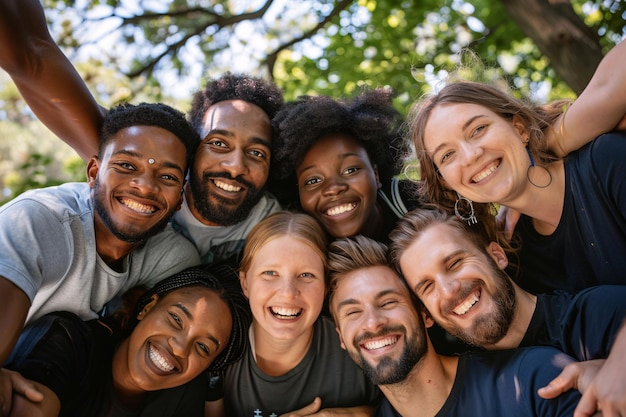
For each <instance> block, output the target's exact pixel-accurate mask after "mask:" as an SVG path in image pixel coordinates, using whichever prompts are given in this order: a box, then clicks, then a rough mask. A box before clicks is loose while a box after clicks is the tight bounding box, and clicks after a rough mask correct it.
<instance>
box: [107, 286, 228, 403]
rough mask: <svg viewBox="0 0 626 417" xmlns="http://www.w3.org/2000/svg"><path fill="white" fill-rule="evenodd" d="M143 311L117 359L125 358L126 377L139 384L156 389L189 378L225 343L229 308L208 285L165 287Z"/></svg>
mask: <svg viewBox="0 0 626 417" xmlns="http://www.w3.org/2000/svg"><path fill="white" fill-rule="evenodd" d="M155 297H156V296H155ZM144 311H145V312H142V313H141V314H140V316H139V318H140V319H141V320H140V321H139V323H138V324H137V326H136V327H135V329H134V330H133V332H132V334H131V335H130V337H129V338H128V339H126V340H125V341H124V344H122V345H121V346H122V348H121V351H122V352H123V353H124V354H125V355H126V356H125V357H126V359H122V361H124V362H126V363H127V364H128V379H127V380H128V381H130V384H132V386H134V387H136V388H138V389H139V390H142V391H154V390H160V389H165V388H171V387H177V386H179V385H182V384H184V383H186V382H189V381H191V380H192V379H193V378H195V377H196V376H198V375H200V373H201V372H202V371H204V370H205V369H206V368H207V367H208V366H209V365H210V364H211V363H212V362H213V360H214V359H215V358H216V357H217V355H219V354H220V353H221V352H222V351H223V350H224V348H225V347H226V344H227V343H228V339H229V337H230V332H231V327H232V316H231V314H230V310H229V308H228V306H227V304H226V302H225V301H224V300H222V299H221V298H220V297H219V296H218V295H217V294H216V293H215V292H214V291H212V290H210V289H208V288H205V287H197V286H196V287H182V288H179V289H177V290H173V291H170V292H169V293H167V294H165V295H164V296H163V297H162V298H161V299H158V300H157V299H156V298H155V299H153V301H152V302H151V303H149V304H148V306H146V309H144ZM116 356H117V355H116Z"/></svg>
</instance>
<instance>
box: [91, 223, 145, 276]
mask: <svg viewBox="0 0 626 417" xmlns="http://www.w3.org/2000/svg"><path fill="white" fill-rule="evenodd" d="M94 225H95V236H96V252H97V253H98V255H99V256H100V258H102V260H103V261H104V262H106V264H107V265H109V266H110V267H111V268H113V269H114V270H119V269H120V268H121V267H122V263H123V261H124V259H125V258H126V255H128V254H129V253H130V252H132V251H133V250H134V249H136V248H137V247H138V246H140V245H141V244H140V243H128V242H125V241H123V240H120V239H118V238H117V237H115V236H114V235H113V234H112V233H111V231H110V230H109V229H108V228H107V227H106V226H104V224H102V222H101V221H100V220H99V218H98V217H97V216H96V217H95V218H94Z"/></svg>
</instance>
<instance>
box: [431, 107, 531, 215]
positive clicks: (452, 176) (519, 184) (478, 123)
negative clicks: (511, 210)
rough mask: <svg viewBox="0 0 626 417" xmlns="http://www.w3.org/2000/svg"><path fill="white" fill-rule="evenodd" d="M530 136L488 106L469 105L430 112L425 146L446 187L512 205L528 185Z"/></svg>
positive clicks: (483, 200) (477, 199)
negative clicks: (527, 147)
mask: <svg viewBox="0 0 626 417" xmlns="http://www.w3.org/2000/svg"><path fill="white" fill-rule="evenodd" d="M525 142H528V133H527V131H526V129H525V128H524V126H523V125H522V124H521V123H520V122H518V121H517V119H516V118H515V117H514V118H513V122H509V121H507V120H505V119H503V118H502V117H500V116H498V115H497V114H495V113H494V112H492V111H490V110H488V109H487V108H485V107H483V106H480V105H477V104H468V103H455V104H442V105H438V106H437V107H435V108H434V109H433V110H432V113H431V114H430V116H429V118H428V121H427V123H426V128H425V131H424V145H425V147H426V151H427V153H428V155H430V157H431V158H432V159H433V161H434V163H435V165H436V166H437V168H438V170H439V172H440V174H441V176H442V177H443V179H444V180H445V181H446V183H447V185H448V186H449V187H450V188H452V189H453V190H455V191H457V192H458V193H459V194H461V195H462V196H464V197H467V198H469V199H470V200H473V201H477V202H481V203H502V204H504V203H508V202H511V201H513V200H514V199H516V198H518V197H519V196H520V195H521V193H522V192H523V191H524V190H525V189H526V187H528V186H529V182H528V181H527V178H526V172H527V170H528V166H529V165H530V160H529V157H528V154H527V153H526V150H525Z"/></svg>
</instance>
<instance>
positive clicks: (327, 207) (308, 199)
mask: <svg viewBox="0 0 626 417" xmlns="http://www.w3.org/2000/svg"><path fill="white" fill-rule="evenodd" d="M273 123H274V127H275V129H276V131H278V132H279V133H278V137H277V139H276V142H277V143H276V146H275V150H276V151H275V153H274V159H275V161H276V162H275V164H274V165H273V166H274V167H276V169H275V170H274V173H273V175H274V176H275V177H276V178H274V179H273V181H271V183H272V190H271V191H272V192H274V193H275V194H276V195H277V197H278V198H279V199H280V200H281V203H282V204H283V205H284V206H286V207H289V206H294V205H298V208H300V209H301V210H303V211H304V212H306V213H308V214H310V215H311V216H313V217H315V218H316V219H317V220H318V221H319V222H320V223H321V224H322V226H323V227H324V229H325V230H326V232H327V233H328V234H329V235H330V236H332V237H333V238H340V237H349V236H354V235H358V234H362V235H365V236H368V237H370V238H373V239H376V240H379V241H382V242H385V243H388V241H389V238H388V235H389V232H390V231H391V230H392V229H393V227H394V226H395V223H396V220H397V219H398V218H400V217H401V216H402V215H403V214H405V213H406V212H407V211H409V210H411V209H413V208H416V207H418V206H419V202H418V200H417V199H416V197H415V196H416V195H417V193H416V191H415V189H416V184H415V183H414V182H413V181H410V180H399V179H398V178H397V177H396V176H397V174H398V173H399V172H400V171H401V167H402V162H403V157H404V156H405V155H406V154H408V146H407V143H406V142H405V141H404V140H403V138H402V135H401V131H400V130H401V128H402V126H403V118H402V116H401V115H400V113H399V112H398V111H397V110H396V109H395V108H394V107H393V105H392V92H391V91H390V90H388V89H382V88H381V89H375V90H366V91H364V92H362V93H361V94H359V95H357V96H355V97H353V98H351V99H334V98H331V97H328V96H315V97H313V96H302V97H300V98H298V99H297V100H295V101H293V102H290V103H287V104H286V105H285V107H284V108H283V109H282V110H281V111H280V112H279V113H278V114H277V115H276V117H275V118H274V120H273ZM296 187H297V188H296ZM296 193H297V194H296Z"/></svg>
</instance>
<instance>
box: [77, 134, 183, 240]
mask: <svg viewBox="0 0 626 417" xmlns="http://www.w3.org/2000/svg"><path fill="white" fill-rule="evenodd" d="M186 155H187V152H186V149H185V146H184V145H183V143H182V142H181V141H180V140H179V139H178V138H177V137H176V136H174V134H172V133H171V132H169V131H168V130H165V129H162V128H160V127H155V126H132V127H127V128H124V129H121V130H120V131H118V132H117V133H116V134H115V135H114V136H113V138H111V139H109V141H108V142H107V143H106V145H105V146H104V148H103V149H102V152H101V157H100V159H98V158H97V157H92V158H91V160H90V161H89V164H88V166H87V175H88V177H89V185H90V187H92V188H93V194H94V208H95V211H96V215H95V222H96V227H97V230H100V231H103V230H107V231H108V232H110V233H111V234H113V235H114V236H115V237H116V238H117V239H119V240H122V241H124V242H128V243H138V242H142V241H144V240H145V239H147V238H148V237H150V236H152V235H154V234H155V233H157V232H159V231H161V230H162V229H163V228H164V227H165V225H166V224H167V222H168V221H169V219H170V217H171V216H172V215H173V214H174V212H175V211H176V210H178V208H179V207H180V204H181V201H182V194H181V191H182V187H183V181H184V178H185V170H186V168H187V167H186V160H185V158H186ZM150 161H153V162H152V163H150ZM102 226H104V227H102ZM99 238H100V239H101V238H102V236H100V237H99Z"/></svg>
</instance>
